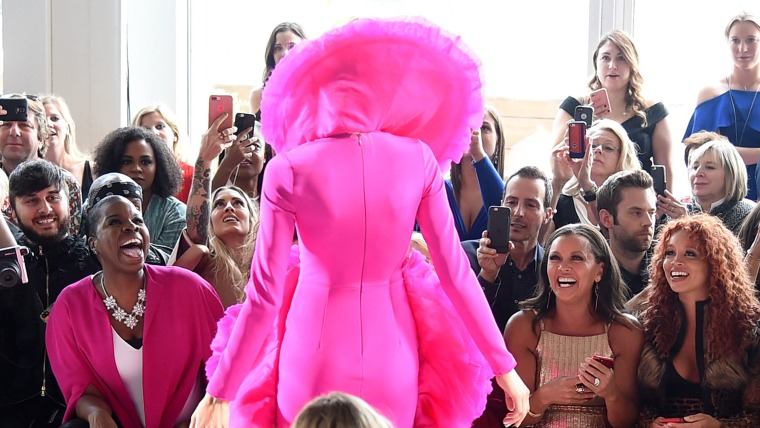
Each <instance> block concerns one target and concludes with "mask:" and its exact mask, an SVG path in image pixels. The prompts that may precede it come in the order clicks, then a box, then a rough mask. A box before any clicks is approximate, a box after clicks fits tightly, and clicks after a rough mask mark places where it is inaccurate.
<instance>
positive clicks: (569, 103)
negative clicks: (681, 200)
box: [559, 97, 668, 174]
mask: <svg viewBox="0 0 760 428" xmlns="http://www.w3.org/2000/svg"><path fill="white" fill-rule="evenodd" d="M579 105H581V103H580V102H578V100H576V99H575V98H573V97H567V98H565V101H563V102H562V104H561V105H560V106H559V108H561V109H562V110H564V111H565V112H567V114H569V115H570V116H573V114H574V113H575V107H576V106H579ZM644 113H645V115H646V117H647V125H646V126H643V127H642V126H641V125H642V124H643V123H644V119H642V118H641V117H639V116H636V115H633V116H631V117H630V118H629V119H628V120H626V121H625V122H623V123H621V125H623V128H624V129H625V131H626V132H627V133H628V138H630V139H631V141H633V143H634V144H636V153H637V154H638V158H639V161H640V162H641V168H642V169H643V170H644V171H646V172H649V173H650V174H651V169H652V163H653V161H652V156H653V153H654V151H653V149H652V135H653V134H654V128H655V127H656V126H657V124H658V123H659V122H660V121H662V120H663V119H665V117H666V116H667V115H668V110H667V109H666V108H665V105H663V104H662V103H656V104H652V105H651V106H649V107H648V108H647V109H646V110H644Z"/></svg>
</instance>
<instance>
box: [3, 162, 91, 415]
mask: <svg viewBox="0 0 760 428" xmlns="http://www.w3.org/2000/svg"><path fill="white" fill-rule="evenodd" d="M9 181H10V203H11V207H12V209H13V212H14V214H15V217H16V219H17V223H18V227H19V230H18V231H17V232H16V234H15V241H14V240H13V239H12V237H13V236H12V235H11V234H10V228H9V226H8V224H7V223H6V222H5V221H0V248H5V247H10V246H13V245H16V243H18V245H22V246H26V247H28V248H29V254H27V255H26V256H25V257H24V261H25V263H26V269H27V272H28V278H29V282H28V283H26V284H17V285H15V286H13V287H9V288H2V289H0V379H2V384H3V385H2V388H0V426H2V427H47V426H59V425H60V423H61V419H62V417H63V411H64V409H65V404H64V401H63V396H62V394H61V391H60V390H59V388H58V384H57V382H56V381H55V378H54V377H53V374H52V371H51V369H50V364H49V363H48V361H47V358H46V351H45V323H46V321H47V316H48V315H49V313H50V308H51V307H52V306H53V303H54V302H55V300H56V298H57V297H58V295H59V294H60V292H61V290H62V289H63V288H64V287H65V286H67V285H69V284H71V283H74V282H76V281H78V280H80V279H82V278H83V277H85V276H87V275H90V274H94V273H95V272H97V271H98V270H99V264H98V261H97V259H96V258H95V257H94V256H93V255H92V254H91V252H90V250H89V249H88V247H87V245H86V243H85V241H84V239H83V238H80V237H77V236H75V235H73V234H71V233H69V223H70V215H69V200H68V191H67V184H66V180H65V178H64V172H63V170H61V169H60V168H59V167H57V166H55V165H53V164H52V163H50V162H48V161H45V160H30V161H27V162H24V163H21V164H19V165H18V166H16V167H15V168H14V170H13V173H11V175H10V177H9ZM3 196H4V195H3ZM83 333H84V334H86V333H85V332H83Z"/></svg>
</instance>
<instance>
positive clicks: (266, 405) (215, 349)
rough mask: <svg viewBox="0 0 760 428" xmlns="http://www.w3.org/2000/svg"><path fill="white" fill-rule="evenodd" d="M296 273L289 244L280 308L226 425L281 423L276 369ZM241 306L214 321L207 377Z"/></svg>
mask: <svg viewBox="0 0 760 428" xmlns="http://www.w3.org/2000/svg"><path fill="white" fill-rule="evenodd" d="M299 273H300V264H299V249H298V246H297V245H293V246H292V247H291V249H290V254H289V259H288V273H287V277H286V279H285V293H284V296H283V303H282V308H281V309H280V312H279V314H278V316H277V318H276V319H275V326H276V328H275V329H274V330H273V331H272V332H271V333H270V334H269V336H267V338H266V340H265V341H264V349H262V352H261V353H260V354H259V358H258V360H257V362H256V364H254V370H253V371H251V373H249V374H248V376H246V378H245V379H244V380H243V383H242V384H241V385H240V390H239V391H238V394H237V396H236V397H235V400H234V401H233V402H232V404H231V405H230V426H234V427H238V426H240V427H244V426H251V427H254V426H255V427H275V426H280V425H282V424H283V420H284V418H283V417H282V414H281V413H280V411H279V408H278V407H277V369H278V365H279V359H280V353H279V351H280V344H281V343H282V336H283V334H285V318H286V316H287V313H288V311H289V310H290V303H291V301H292V298H293V292H294V291H295V286H296V284H297V282H298V274H299ZM242 306H243V305H242V304H237V305H233V306H230V307H229V308H227V311H226V312H225V315H224V317H222V319H220V320H219V322H217V332H216V336H215V337H214V340H213V341H212V342H211V352H212V354H211V357H209V359H208V360H207V361H206V378H207V379H211V376H212V375H213V374H214V372H215V371H216V368H217V366H218V365H219V359H220V358H221V355H222V353H223V352H224V350H225V348H226V347H227V343H228V342H229V340H230V335H231V334H232V328H233V327H234V326H235V322H236V321H237V318H238V315H240V310H241V308H242ZM285 425H287V424H285Z"/></svg>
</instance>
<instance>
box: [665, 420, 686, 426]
mask: <svg viewBox="0 0 760 428" xmlns="http://www.w3.org/2000/svg"><path fill="white" fill-rule="evenodd" d="M660 423H661V424H663V425H664V424H685V423H686V419H684V418H662V419H660Z"/></svg>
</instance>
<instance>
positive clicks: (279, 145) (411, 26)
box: [262, 17, 484, 170]
mask: <svg viewBox="0 0 760 428" xmlns="http://www.w3.org/2000/svg"><path fill="white" fill-rule="evenodd" d="M483 105H484V100H483V88H482V75H481V69H480V61H479V60H478V59H477V57H476V56H475V54H474V53H473V52H472V50H471V49H470V48H469V47H467V46H466V45H465V44H464V43H463V42H462V40H461V38H460V37H459V36H456V35H454V34H451V33H449V32H447V31H445V30H443V29H441V28H440V27H438V26H437V25H435V24H433V23H431V22H429V21H427V20H425V19H424V18H417V17H407V18H396V19H359V20H356V21H353V22H350V23H349V24H346V25H344V26H342V27H340V28H337V29H335V30H332V31H329V32H327V33H325V34H324V35H323V36H321V37H319V38H318V39H315V40H309V41H304V42H302V43H299V44H298V45H297V46H296V47H295V49H294V50H293V51H291V52H290V53H289V54H288V55H287V56H286V57H285V58H284V59H283V60H282V61H280V63H279V64H278V65H277V68H276V69H275V71H274V72H273V73H272V76H271V77H270V79H269V81H268V82H267V86H266V88H265V90H264V94H263V100H262V133H263V135H264V138H265V139H266V141H267V142H268V143H269V144H271V145H272V146H273V147H274V149H275V151H276V152H286V151H288V150H291V149H293V148H295V147H297V146H298V145H300V144H303V143H305V142H308V141H312V140H315V139H319V138H323V137H327V136H331V135H338V134H344V133H353V132H373V131H383V132H388V133H391V134H394V135H398V136H403V137H411V138H416V139H419V140H422V141H423V142H425V143H426V144H428V145H429V146H430V147H431V149H432V151H433V154H434V155H435V156H436V159H437V160H438V162H439V165H441V167H442V169H443V170H445V169H447V168H448V166H449V162H450V161H451V160H454V161H459V159H460V158H461V156H462V154H463V153H464V152H466V151H467V148H468V145H469V142H470V138H469V135H470V130H471V129H479V128H480V125H481V123H482V120H483Z"/></svg>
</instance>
